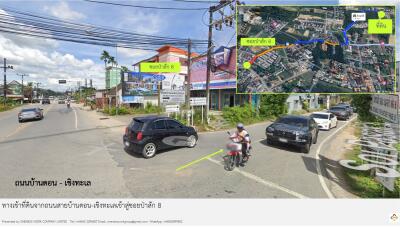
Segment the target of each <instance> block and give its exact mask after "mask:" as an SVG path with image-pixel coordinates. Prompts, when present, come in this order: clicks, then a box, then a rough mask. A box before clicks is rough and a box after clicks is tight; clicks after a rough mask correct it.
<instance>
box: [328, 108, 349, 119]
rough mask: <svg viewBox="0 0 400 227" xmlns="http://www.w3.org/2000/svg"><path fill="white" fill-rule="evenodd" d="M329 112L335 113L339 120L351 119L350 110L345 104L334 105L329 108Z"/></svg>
mask: <svg viewBox="0 0 400 227" xmlns="http://www.w3.org/2000/svg"><path fill="white" fill-rule="evenodd" d="M328 112H329V113H333V114H334V115H335V116H336V117H337V119H339V120H345V121H347V120H349V118H350V111H349V110H348V108H346V107H345V106H333V107H331V108H330V109H329V110H328Z"/></svg>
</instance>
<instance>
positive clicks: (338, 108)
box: [331, 107, 346, 110]
mask: <svg viewBox="0 0 400 227" xmlns="http://www.w3.org/2000/svg"><path fill="white" fill-rule="evenodd" d="M331 110H346V108H345V107H332V108H331Z"/></svg>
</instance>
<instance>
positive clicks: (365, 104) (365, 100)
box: [351, 94, 380, 122]
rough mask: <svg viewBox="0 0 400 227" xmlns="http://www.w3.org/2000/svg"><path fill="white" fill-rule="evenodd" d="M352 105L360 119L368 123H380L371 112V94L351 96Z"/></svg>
mask: <svg viewBox="0 0 400 227" xmlns="http://www.w3.org/2000/svg"><path fill="white" fill-rule="evenodd" d="M351 97H352V99H351V104H352V105H353V106H354V107H355V108H356V110H357V114H358V119H359V120H360V121H366V122H377V121H380V119H379V118H377V117H376V116H375V115H373V114H372V113H371V112H370V111H369V110H370V109H371V102H372V96H371V95H369V94H362V95H359V94H354V95H351Z"/></svg>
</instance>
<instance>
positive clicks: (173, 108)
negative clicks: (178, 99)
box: [165, 105, 179, 113]
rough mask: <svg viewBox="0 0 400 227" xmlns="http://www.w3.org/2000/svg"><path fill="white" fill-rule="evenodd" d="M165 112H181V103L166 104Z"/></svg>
mask: <svg viewBox="0 0 400 227" xmlns="http://www.w3.org/2000/svg"><path fill="white" fill-rule="evenodd" d="M165 112H167V113H176V112H179V105H166V106H165Z"/></svg>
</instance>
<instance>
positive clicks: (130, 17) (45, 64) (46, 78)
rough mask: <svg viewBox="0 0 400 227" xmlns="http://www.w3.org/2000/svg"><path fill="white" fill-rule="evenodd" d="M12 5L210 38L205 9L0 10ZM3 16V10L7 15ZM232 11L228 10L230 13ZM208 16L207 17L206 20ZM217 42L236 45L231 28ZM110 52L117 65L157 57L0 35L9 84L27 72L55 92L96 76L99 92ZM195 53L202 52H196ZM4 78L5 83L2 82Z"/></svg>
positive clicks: (57, 2)
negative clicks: (60, 82) (104, 57)
mask: <svg viewBox="0 0 400 227" xmlns="http://www.w3.org/2000/svg"><path fill="white" fill-rule="evenodd" d="M118 2H119V3H125V4H134V5H146V6H160V7H167V6H168V7H193V8H206V7H209V6H210V3H182V2H178V1H172V0H158V1H155V0H153V1H149V0H146V1H118ZM4 7H11V8H15V9H18V10H20V11H26V12H32V13H35V14H40V15H44V16H51V17H56V18H59V19H63V20H69V21H74V22H79V23H88V24H93V25H98V26H106V27H113V28H117V29H122V30H128V31H131V32H137V33H141V34H152V35H160V36H170V37H177V38H185V39H186V38H192V39H204V40H206V39H207V37H208V36H207V32H208V28H207V26H206V25H205V24H204V23H203V22H202V19H203V14H204V13H205V11H203V10H201V11H174V10H155V9H137V8H131V7H121V6H111V5H104V4H98V3H91V2H86V1H82V0H76V1H66V0H54V1H41V0H35V1H21V0H17V1H5V0H0V10H2V9H4ZM3 12H4V11H3ZM229 12H230V9H226V13H229ZM207 19H208V14H204V21H205V22H206V20H207ZM214 34H215V36H214V41H215V42H216V45H217V46H220V45H227V44H229V45H230V46H232V45H234V44H235V39H234V38H233V39H231V38H232V36H233V35H234V34H235V31H234V29H233V28H224V30H223V31H222V32H221V31H215V30H214ZM103 50H107V51H108V52H109V53H110V54H111V55H113V56H115V55H117V57H118V58H117V61H118V63H119V65H125V66H128V68H131V65H132V64H133V63H135V62H137V61H139V60H142V59H145V58H147V57H150V56H152V55H154V54H156V52H155V51H144V50H132V49H124V48H118V52H117V54H116V51H115V48H110V47H102V46H93V45H87V44H76V43H70V42H64V41H54V40H46V39H36V38H28V37H22V36H15V35H9V34H1V33H0V58H1V60H3V58H4V57H6V58H7V59H8V63H9V64H11V65H13V66H14V67H15V70H9V71H8V72H7V78H8V79H7V80H8V81H11V80H14V79H18V80H20V77H19V76H17V75H16V73H26V74H29V77H28V78H26V80H28V81H35V82H41V83H42V84H43V85H44V86H46V87H48V88H52V89H56V90H65V89H67V88H68V87H76V84H77V83H76V82H71V83H69V84H68V85H58V79H67V80H69V81H78V80H81V81H82V82H83V81H84V78H92V79H93V84H94V86H96V87H97V88H103V87H104V84H105V81H104V62H102V61H100V59H99V58H100V54H101V52H102V51H103ZM194 51H200V50H197V49H196V48H195V49H194ZM2 81H3V80H1V83H2Z"/></svg>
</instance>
